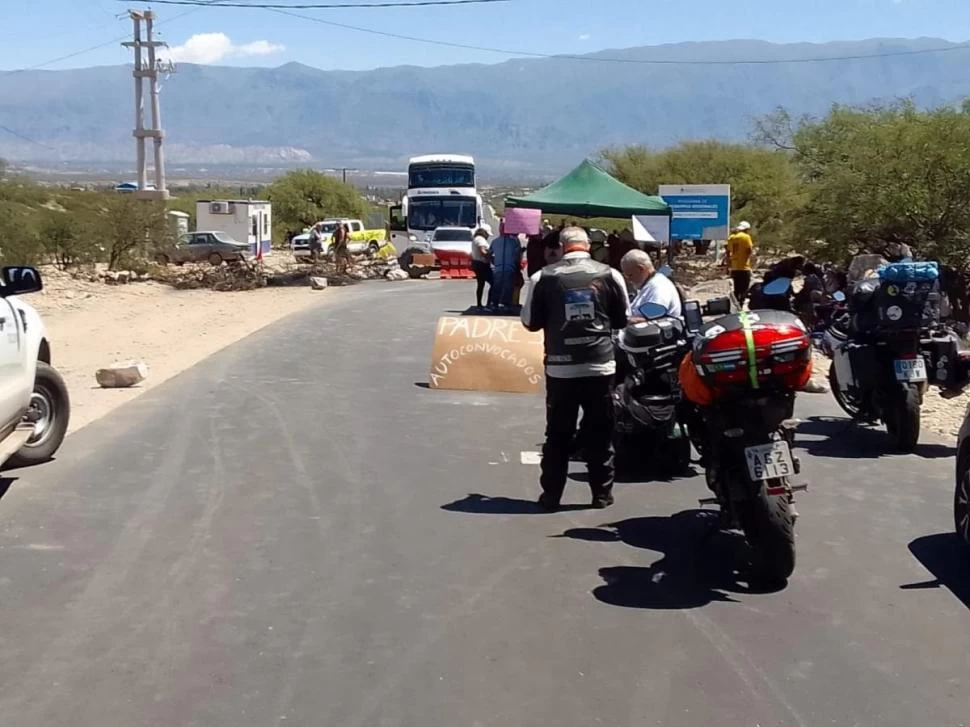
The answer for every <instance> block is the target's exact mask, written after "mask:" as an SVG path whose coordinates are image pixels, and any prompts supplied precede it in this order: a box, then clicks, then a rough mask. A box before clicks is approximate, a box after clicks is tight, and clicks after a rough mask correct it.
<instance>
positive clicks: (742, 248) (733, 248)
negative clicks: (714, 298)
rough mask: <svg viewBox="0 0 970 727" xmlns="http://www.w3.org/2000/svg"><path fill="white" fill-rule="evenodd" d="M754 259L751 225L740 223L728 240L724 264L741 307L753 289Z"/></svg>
mask: <svg viewBox="0 0 970 727" xmlns="http://www.w3.org/2000/svg"><path fill="white" fill-rule="evenodd" d="M752 257H754V241H753V240H752V239H751V224H750V223H748V222H740V223H738V226H737V227H736V228H734V233H733V234H732V235H731V236H730V237H729V238H728V240H727V247H726V248H725V249H724V264H725V265H726V266H727V268H728V270H729V271H730V274H731V281H732V282H733V283H734V297H735V299H736V300H737V302H738V305H739V306H743V305H744V301H745V299H746V298H747V297H748V289H749V288H750V287H751V259H752Z"/></svg>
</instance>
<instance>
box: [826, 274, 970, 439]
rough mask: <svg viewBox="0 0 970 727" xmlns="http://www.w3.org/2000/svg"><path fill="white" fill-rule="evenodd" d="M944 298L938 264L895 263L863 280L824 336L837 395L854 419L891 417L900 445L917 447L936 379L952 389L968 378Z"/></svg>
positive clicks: (891, 433)
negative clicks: (946, 320) (943, 318)
mask: <svg viewBox="0 0 970 727" xmlns="http://www.w3.org/2000/svg"><path fill="white" fill-rule="evenodd" d="M939 304H940V293H939V284H938V281H937V277H936V275H935V268H934V267H933V266H932V265H927V264H925V263H896V264H892V265H889V266H887V267H886V268H884V271H883V273H882V277H881V278H880V277H876V278H869V279H866V280H862V281H861V282H859V283H856V284H855V286H854V288H853V289H852V291H851V293H850V295H849V298H848V306H847V310H846V312H845V314H844V315H841V316H837V317H835V318H834V319H833V323H832V325H831V326H830V328H829V330H828V331H826V333H825V336H824V349H825V350H826V351H827V352H830V353H831V355H832V366H831V368H830V369H829V383H830V385H831V388H832V393H833V395H834V396H835V400H836V402H837V403H838V404H839V406H840V407H841V408H842V409H843V410H844V411H845V412H846V413H847V414H849V416H851V417H852V418H853V419H856V420H860V421H868V422H877V421H881V422H883V423H884V424H885V425H886V430H887V431H888V433H889V436H890V440H891V443H892V448H893V450H895V451H897V452H901V453H909V452H912V451H913V450H914V449H915V448H916V445H917V442H918V441H919V433H920V408H921V407H922V404H923V397H924V396H925V394H926V392H927V390H928V388H929V385H930V384H931V383H933V384H937V385H939V386H940V387H941V388H943V389H944V392H945V393H946V394H948V395H949V394H950V393H952V392H955V393H959V391H960V390H961V389H962V387H963V385H964V383H963V382H964V379H965V363H964V362H963V360H962V359H961V356H960V351H959V349H960V346H959V338H958V337H957V336H956V334H955V333H953V332H952V331H951V330H949V329H948V328H947V327H946V326H944V325H943V324H941V322H940V312H939V311H940V306H939Z"/></svg>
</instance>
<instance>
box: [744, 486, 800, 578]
mask: <svg viewBox="0 0 970 727" xmlns="http://www.w3.org/2000/svg"><path fill="white" fill-rule="evenodd" d="M735 511H736V512H737V516H738V522H739V524H740V525H741V530H742V531H744V537H745V540H747V541H748V545H749V546H751V552H752V558H751V560H752V566H753V568H754V575H755V576H757V577H759V578H761V579H763V580H765V581H768V582H770V583H784V582H785V581H787V580H788V577H789V576H790V575H791V574H792V572H793V571H794V570H795V513H794V512H793V511H792V507H791V503H790V502H789V499H788V497H786V496H781V497H778V496H769V495H768V493H767V492H766V491H765V486H764V485H763V486H762V487H761V488H760V489H759V491H758V492H757V494H755V496H754V497H753V498H752V499H750V500H747V501H745V502H739V503H735Z"/></svg>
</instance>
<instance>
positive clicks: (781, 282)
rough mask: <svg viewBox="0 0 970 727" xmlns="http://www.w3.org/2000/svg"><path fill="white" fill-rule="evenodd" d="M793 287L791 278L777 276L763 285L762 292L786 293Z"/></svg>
mask: <svg viewBox="0 0 970 727" xmlns="http://www.w3.org/2000/svg"><path fill="white" fill-rule="evenodd" d="M790 288H791V278H775V279H774V280H772V281H771V282H770V283H768V284H767V285H765V286H762V288H761V292H762V293H764V294H765V295H785V294H787V293H788V291H789V289H790Z"/></svg>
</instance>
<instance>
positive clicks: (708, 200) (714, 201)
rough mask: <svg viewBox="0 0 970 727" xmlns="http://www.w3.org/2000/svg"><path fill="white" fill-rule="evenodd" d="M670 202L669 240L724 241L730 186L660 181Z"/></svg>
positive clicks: (662, 190) (728, 214) (662, 195)
mask: <svg viewBox="0 0 970 727" xmlns="http://www.w3.org/2000/svg"><path fill="white" fill-rule="evenodd" d="M659 192H660V196H661V197H663V199H664V202H666V203H667V204H668V205H670V209H671V210H672V213H673V215H672V217H671V219H670V239H671V240H726V239H727V237H728V227H729V225H730V220H731V185H729V184H661V185H660V190H659Z"/></svg>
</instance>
